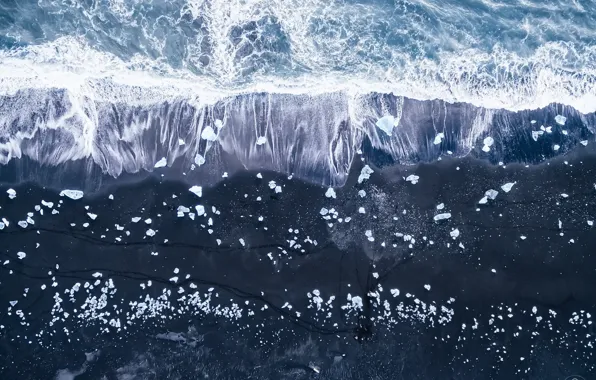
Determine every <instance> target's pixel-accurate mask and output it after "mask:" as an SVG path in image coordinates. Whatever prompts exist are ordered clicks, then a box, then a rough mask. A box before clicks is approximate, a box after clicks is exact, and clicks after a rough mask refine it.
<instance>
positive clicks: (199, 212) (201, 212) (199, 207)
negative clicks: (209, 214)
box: [195, 205, 205, 216]
mask: <svg viewBox="0 0 596 380" xmlns="http://www.w3.org/2000/svg"><path fill="white" fill-rule="evenodd" d="M195 210H197V216H202V215H204V214H205V207H204V206H203V205H196V206H195Z"/></svg>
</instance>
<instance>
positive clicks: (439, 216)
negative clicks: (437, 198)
mask: <svg viewBox="0 0 596 380" xmlns="http://www.w3.org/2000/svg"><path fill="white" fill-rule="evenodd" d="M449 218H451V213H449V212H444V213H442V214H437V215H435V216H434V217H433V219H434V220H435V222H438V221H439V220H443V219H449Z"/></svg>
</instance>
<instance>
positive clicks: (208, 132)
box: [201, 125, 217, 141]
mask: <svg viewBox="0 0 596 380" xmlns="http://www.w3.org/2000/svg"><path fill="white" fill-rule="evenodd" d="M201 138H202V139H203V140H207V141H215V140H217V135H216V134H215V131H214V130H213V128H211V126H210V125H208V126H206V127H205V129H203V131H202V132H201Z"/></svg>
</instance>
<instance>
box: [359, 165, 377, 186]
mask: <svg viewBox="0 0 596 380" xmlns="http://www.w3.org/2000/svg"><path fill="white" fill-rule="evenodd" d="M373 173H374V170H372V169H371V168H370V166H368V165H364V167H363V168H362V170H361V171H360V175H359V176H358V183H362V182H364V181H365V180H367V179H369V178H370V175H371V174H373Z"/></svg>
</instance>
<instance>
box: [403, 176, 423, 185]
mask: <svg viewBox="0 0 596 380" xmlns="http://www.w3.org/2000/svg"><path fill="white" fill-rule="evenodd" d="M419 179H420V177H418V176H417V175H415V174H410V175H409V176H407V177H406V181H407V182H411V183H412V185H415V184H417V183H418V180H419Z"/></svg>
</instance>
